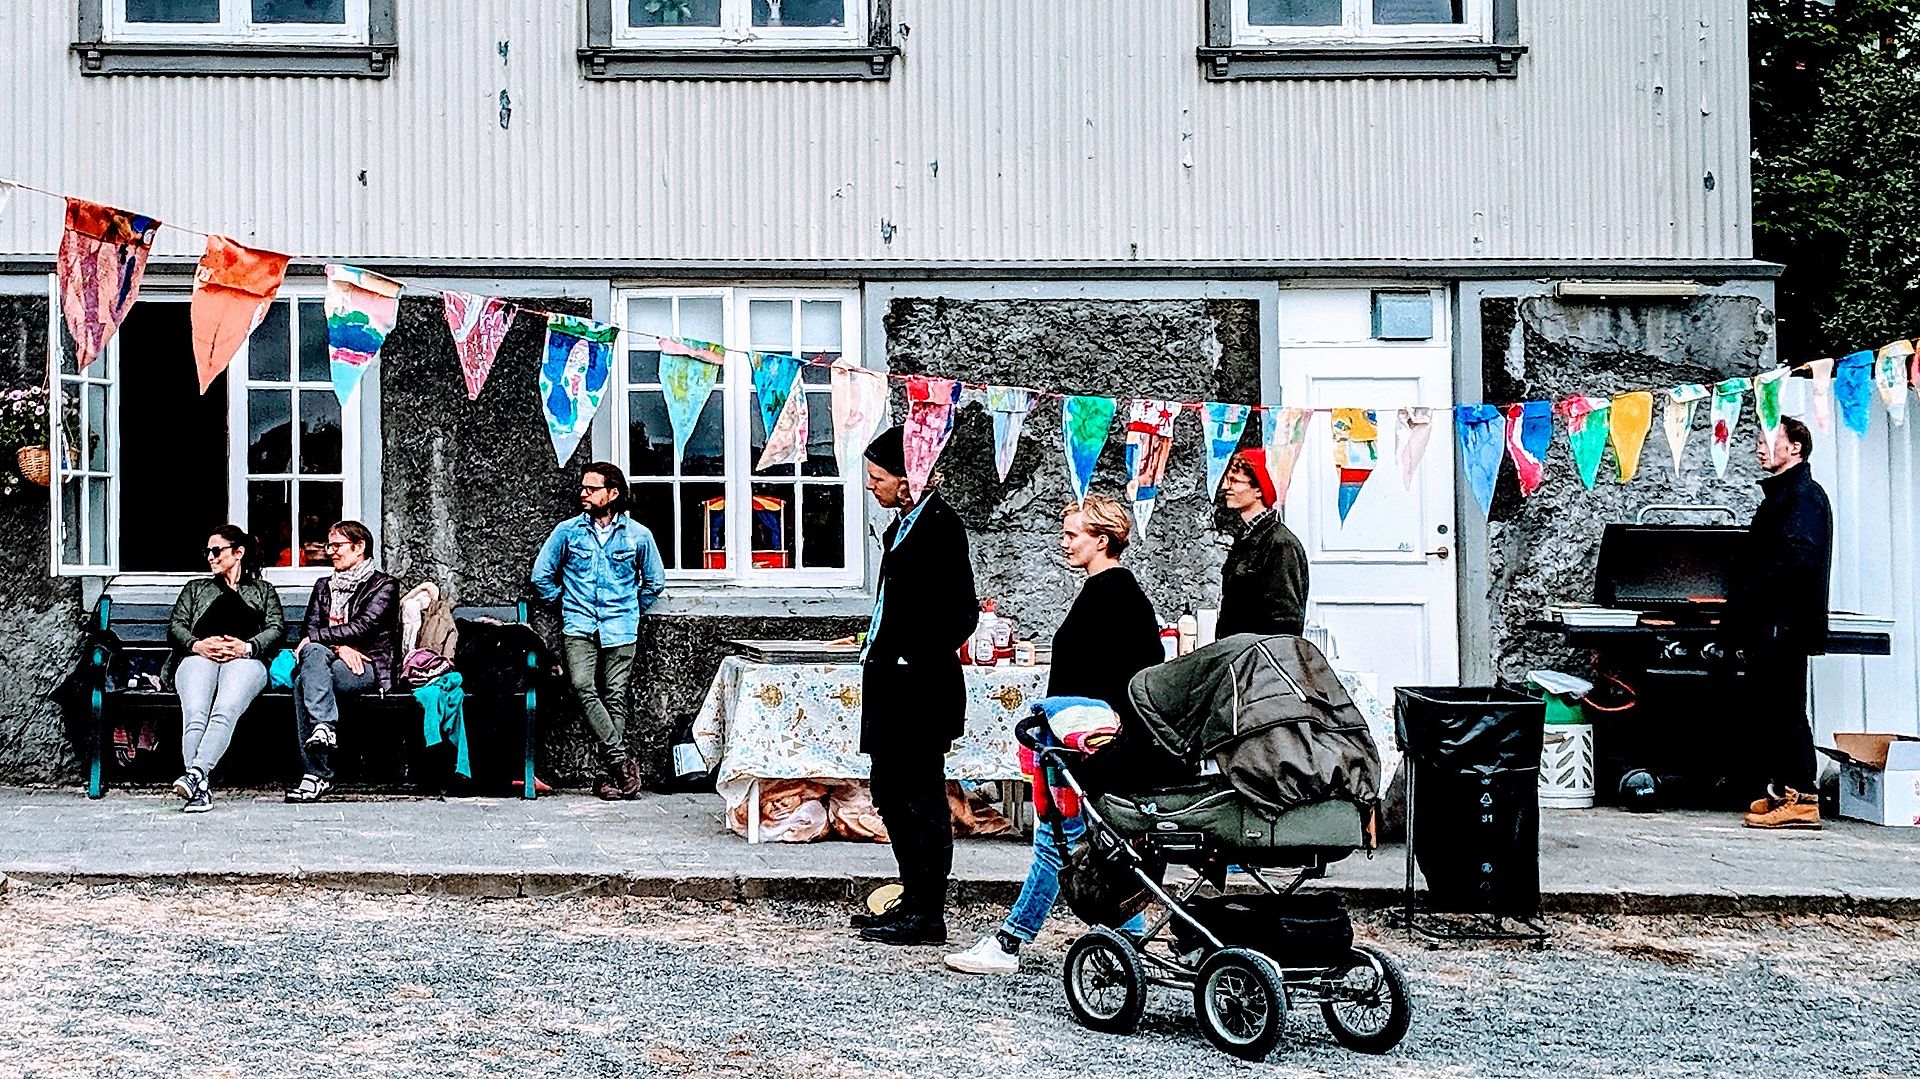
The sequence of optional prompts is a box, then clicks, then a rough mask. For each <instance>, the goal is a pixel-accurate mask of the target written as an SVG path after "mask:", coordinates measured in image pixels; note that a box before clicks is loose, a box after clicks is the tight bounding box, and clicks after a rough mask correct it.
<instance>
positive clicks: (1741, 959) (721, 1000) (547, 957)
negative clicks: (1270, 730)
mask: <svg viewBox="0 0 1920 1079" xmlns="http://www.w3.org/2000/svg"><path fill="white" fill-rule="evenodd" d="M995 914H996V912H993V911H987V910H968V911H962V912H959V915H958V916H957V917H956V918H955V920H954V923H953V928H954V935H955V943H956V945H959V944H965V943H969V942H970V939H971V938H970V937H969V938H967V939H964V940H963V939H962V933H963V931H964V932H973V931H978V930H982V929H984V928H986V927H988V926H990V925H991V924H993V919H994V916H995ZM843 917H844V913H843V912H841V911H839V910H833V909H827V908H821V907H810V906H793V905H773V904H751V905H746V904H743V905H739V906H734V905H729V904H719V905H702V904H675V903H671V902H665V901H650V900H635V899H586V898H581V899H545V900H478V899H462V898H426V897H380V896H366V895H359V894H351V893H344V892H330V891H324V890H319V889H303V888H269V887H258V888H142V887H126V886H122V887H105V888H93V889H87V888H79V887H66V888H52V889H31V890H22V889H18V888H16V889H15V891H14V893H13V894H12V895H11V896H7V897H3V898H0V1076H8V1077H11V1076H36V1077H37V1076H96V1075H108V1074H111V1075H116V1076H148V1075H165V1076H176V1075H194V1076H212V1077H222V1076H235V1077H238V1076H259V1075H293V1074H308V1075H343V1074H350V1073H359V1074H367V1075H377V1076H414V1075H419V1076H445V1075H492V1074H501V1073H505V1072H507V1071H508V1069H514V1070H516V1071H518V1070H523V1069H524V1070H525V1071H526V1072H527V1073H538V1074H550V1075H592V1076H627V1075H635V1076H638V1075H661V1076H680V1075H723V1076H731V1075H739V1076H749V1075H751V1076H757V1077H762V1079H773V1077H806V1079H821V1077H825V1076H875V1077H877V1076H916V1077H917V1076H935V1075H937V1076H995V1077H997V1076H1022V1075H1034V1076H1053V1075H1084V1076H1166V1077H1186V1076H1193V1077H1200V1076H1207V1077H1211V1076H1217V1075H1275V1076H1363V1075H1364V1076H1377V1075H1379V1074H1381V1073H1382V1072H1383V1071H1384V1072H1388V1073H1391V1074H1394V1075H1396V1076H1489V1075H1503V1076H1504V1075H1551V1076H1557V1077H1570V1076H1604V1075H1622V1076H1627V1075H1631V1076H1686V1077H1689V1079H1694V1077H1698V1076H1703V1075H1714V1076H1749V1075H1750V1076H1766V1077H1769V1079H1777V1077H1779V1076H1783V1075H1789V1074H1801V1075H1821V1076H1843V1075H1844V1076H1896V1075H1898V1076H1912V1075H1916V1074H1920V1006H1917V1005H1916V1004H1915V1002H1916V1001H1920V926H1916V925H1915V924H1913V923H1904V922H1884V921H1872V920H1852V921H1845V922H1843V921H1840V920H1838V919H1828V920H1820V919H1803V920H1782V919H1764V920H1760V919H1743V920H1707V919H1672V918H1658V919H1655V918H1611V919H1598V918H1591V919H1578V920H1575V919H1564V920H1560V921H1557V922H1555V923H1554V932H1555V940H1554V944H1553V946H1552V947H1550V948H1548V949H1545V950H1530V949H1526V948H1523V947H1518V946H1509V945H1480V946H1474V947H1451V948H1447V949H1444V950H1426V949H1423V948H1421V947H1419V946H1417V945H1415V944H1412V943H1410V942H1409V941H1407V940H1406V939H1404V938H1403V937H1401V936H1399V935H1398V934H1384V933H1382V932H1381V931H1380V930H1379V929H1378V927H1365V928H1364V932H1365V935H1368V936H1372V937H1374V938H1375V939H1377V940H1380V941H1381V942H1382V943H1384V944H1385V946H1386V947H1387V948H1388V950H1390V951H1392V952H1394V953H1395V954H1397V955H1399V956H1400V957H1402V958H1403V959H1404V961H1405V964H1406V967H1407V969H1408V973H1409V976H1410V978H1411V979H1412V982H1413V988H1414V993H1415V1000H1416V1006H1417V1008H1418V1011H1417V1012H1416V1015H1415V1019H1414V1025H1413V1030H1412V1033H1411V1034H1409V1036H1408V1038H1407V1040H1406V1041H1405V1042H1404V1043H1403V1044H1402V1045H1401V1046H1400V1048H1399V1049H1398V1050H1396V1051H1395V1052H1394V1053H1393V1054H1392V1055H1391V1056H1389V1057H1388V1058H1386V1059H1385V1060H1384V1061H1382V1060H1377V1059H1374V1058H1370V1057H1362V1056H1358V1055H1355V1054H1352V1053H1348V1052H1346V1051H1345V1050H1342V1049H1340V1048H1339V1047H1337V1046H1335V1045H1334V1044H1333V1043H1332V1041H1331V1040H1330V1039H1329V1038H1328V1037H1327V1034H1326V1030H1325V1027H1324V1026H1323V1025H1322V1024H1321V1021H1320V1018H1319V1016H1318V1014H1317V1013H1314V1012H1306V1011H1298V1012H1295V1013H1294V1016H1293V1018H1292V1021H1291V1023H1290V1025H1289V1027H1288V1032H1287V1037H1286V1039H1285V1040H1284V1041H1283V1042H1282V1043H1281V1048H1280V1050H1279V1052H1277V1053H1276V1054H1275V1056H1274V1058H1273V1060H1272V1062H1270V1063H1268V1064H1266V1065H1258V1066H1256V1065H1249V1064H1243V1063H1240V1062H1237V1061H1234V1060H1232V1059H1231V1058H1229V1057H1226V1056H1224V1055H1222V1054H1220V1053H1218V1052H1216V1051H1214V1050H1213V1049H1212V1047H1211V1046H1209V1045H1208V1044H1207V1043H1206V1042H1205V1041H1204V1040H1203V1038H1202V1036H1201V1035H1200V1033H1199V1030H1198V1028H1197V1027H1196V1026H1195V1025H1194V1022H1193V1017H1192V1014H1191V1011H1190V1004H1189V1002H1188V1000H1187V999H1186V998H1185V997H1182V996H1178V995H1175V994H1173V993H1170V992H1157V993H1156V995H1155V997H1154V999H1153V1001H1152V1003H1151V1004H1150V1007H1149V1011H1148V1015H1147V1020H1146V1023H1145V1025H1144V1027H1143V1029H1142V1031H1141V1032H1140V1033H1139V1034H1137V1035H1135V1036H1133V1037H1131V1038H1117V1037H1111V1036H1107V1035H1101V1034H1095V1033H1093V1032H1091V1031H1087V1030H1084V1029H1082V1028H1080V1027H1078V1026H1076V1025H1075V1024H1074V1023H1073V1021H1072V1019H1071V1018H1070V1017H1069V1015H1068V1013H1067V1010H1066V1006H1065V1002H1064V1001H1063V999H1062V997H1061V991H1060V987H1059V983H1058V980H1057V979H1058V972H1059V965H1060V961H1061V958H1062V956H1063V954H1064V952H1065V950H1066V945H1067V943H1068V942H1069V941H1070V940H1071V935H1070V930H1069V929H1068V928H1067V927H1065V926H1056V927H1053V928H1050V929H1049V932H1048V934H1047V935H1045V936H1043V937H1042V939H1041V941H1040V942H1039V944H1038V945H1037V946H1036V947H1034V948H1032V949H1030V950H1029V952H1028V958H1027V960H1026V964H1027V966H1026V970H1025V971H1024V972H1023V973H1022V974H1021V975H1020V976H1019V977H1017V978H1005V979H992V980H989V979H976V978H966V977H963V976H960V975H953V974H948V973H945V972H943V971H942V970H941V969H939V952H938V950H936V949H927V948H922V949H910V950H904V951H903V950H895V949H887V948H882V947H880V946H877V945H868V944H864V943H861V942H859V941H857V940H854V939H852V938H851V934H850V933H848V932H847V931H846V930H845V929H844V928H842V926H843V925H844V922H843Z"/></svg>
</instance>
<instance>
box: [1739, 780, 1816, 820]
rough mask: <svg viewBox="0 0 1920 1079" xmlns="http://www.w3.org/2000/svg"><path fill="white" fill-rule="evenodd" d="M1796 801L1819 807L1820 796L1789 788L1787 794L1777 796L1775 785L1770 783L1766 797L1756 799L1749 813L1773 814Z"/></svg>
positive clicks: (1748, 810)
mask: <svg viewBox="0 0 1920 1079" xmlns="http://www.w3.org/2000/svg"><path fill="white" fill-rule="evenodd" d="M1796 801H1798V802H1807V803H1811V804H1813V805H1819V804H1820V796H1819V795H1817V794H1802V793H1800V792H1799V791H1797V790H1794V789H1793V788H1792V787H1788V788H1787V793H1785V794H1775V793H1774V787H1773V784H1771V783H1769V784H1767V793H1766V796H1765V797H1762V798H1755V799H1754V800H1753V804H1751V805H1749V806H1747V812H1749V813H1752V814H1755V815H1759V814H1762V813H1771V812H1773V811H1774V810H1776V809H1778V808H1780V807H1781V806H1783V805H1792V804H1793V803H1794V802H1796Z"/></svg>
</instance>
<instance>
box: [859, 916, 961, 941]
mask: <svg viewBox="0 0 1920 1079" xmlns="http://www.w3.org/2000/svg"><path fill="white" fill-rule="evenodd" d="M860 939H861V940H871V941H874V942H876V943H880V944H899V945H907V944H945V943H946V942H947V920H946V918H944V917H942V916H940V915H938V914H909V915H907V916H905V917H903V918H899V919H897V920H895V921H892V922H889V923H887V924H886V925H876V926H874V927H872V928H870V929H862V930H861V931H860Z"/></svg>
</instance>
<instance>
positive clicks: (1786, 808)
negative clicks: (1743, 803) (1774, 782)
mask: <svg viewBox="0 0 1920 1079" xmlns="http://www.w3.org/2000/svg"><path fill="white" fill-rule="evenodd" d="M1745 819H1746V825H1747V827H1749V828H1818V827H1820V799H1819V797H1818V796H1816V795H1806V794H1801V793H1800V792H1799V791H1794V790H1789V791H1787V793H1786V796H1785V797H1784V798H1781V799H1779V800H1777V801H1776V802H1774V804H1773V806H1772V808H1770V809H1768V810H1767V811H1765V812H1764V813H1752V812H1750V813H1748V814H1747V815H1746V818H1745Z"/></svg>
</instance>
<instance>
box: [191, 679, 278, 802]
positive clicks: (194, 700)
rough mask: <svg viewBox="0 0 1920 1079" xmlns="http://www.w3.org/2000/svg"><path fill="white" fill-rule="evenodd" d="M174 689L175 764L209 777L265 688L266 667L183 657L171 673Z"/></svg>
mask: <svg viewBox="0 0 1920 1079" xmlns="http://www.w3.org/2000/svg"><path fill="white" fill-rule="evenodd" d="M173 688H174V690H175V692H177V693H179V694H180V760H181V762H182V763H183V764H184V765H185V766H186V767H187V768H188V769H189V770H192V771H198V772H199V773H200V774H201V775H203V776H210V775H212V774H213V769H214V766H215V765H217V764H219V763H220V758H221V757H222V756H224V755H225V754H226V752H227V744H228V743H229V742H231V741H233V728H234V725H235V724H237V723H239V722H240V715H241V713H243V712H245V711H246V710H247V706H248V705H250V704H252V703H253V699H254V698H255V697H258V696H259V695H260V691H261V690H263V689H265V688H267V665H266V664H264V663H262V662H260V661H259V660H257V659H230V660H227V661H226V662H225V663H221V662H218V661H216V660H211V659H208V658H207V657H205V656H201V655H189V656H183V657H181V660H180V665H179V666H178V667H176V668H174V672H173Z"/></svg>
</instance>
